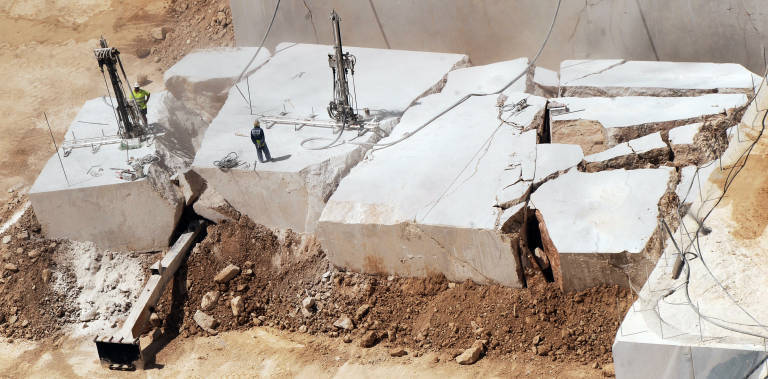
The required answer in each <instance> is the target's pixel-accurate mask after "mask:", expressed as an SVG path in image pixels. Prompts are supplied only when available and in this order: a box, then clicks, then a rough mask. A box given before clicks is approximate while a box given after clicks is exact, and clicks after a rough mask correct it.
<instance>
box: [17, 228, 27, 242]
mask: <svg viewBox="0 0 768 379" xmlns="http://www.w3.org/2000/svg"><path fill="white" fill-rule="evenodd" d="M16 238H18V239H20V240H22V241H24V240H28V239H29V232H28V231H26V230H22V231H21V232H19V234H17V235H16Z"/></svg>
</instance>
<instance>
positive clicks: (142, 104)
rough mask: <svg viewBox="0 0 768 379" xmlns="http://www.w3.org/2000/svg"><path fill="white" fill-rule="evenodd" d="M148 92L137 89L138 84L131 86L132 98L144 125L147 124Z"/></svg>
mask: <svg viewBox="0 0 768 379" xmlns="http://www.w3.org/2000/svg"><path fill="white" fill-rule="evenodd" d="M149 96H150V95H149V92H148V91H145V90H143V89H142V88H141V87H139V82H136V83H134V84H133V98H134V99H135V100H136V105H138V107H139V112H141V117H142V118H143V119H144V125H146V124H147V103H148V102H149Z"/></svg>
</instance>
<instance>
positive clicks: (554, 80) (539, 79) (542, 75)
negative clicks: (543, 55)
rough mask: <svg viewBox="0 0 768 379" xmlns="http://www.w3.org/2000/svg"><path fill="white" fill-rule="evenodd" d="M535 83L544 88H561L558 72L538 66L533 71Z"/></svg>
mask: <svg viewBox="0 0 768 379" xmlns="http://www.w3.org/2000/svg"><path fill="white" fill-rule="evenodd" d="M533 82H534V83H536V84H538V85H540V86H542V87H554V88H557V87H559V86H560V77H559V74H558V73H557V71H552V70H549V69H546V68H544V67H538V66H536V69H535V70H534V71H533Z"/></svg>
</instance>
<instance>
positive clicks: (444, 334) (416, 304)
mask: <svg viewBox="0 0 768 379" xmlns="http://www.w3.org/2000/svg"><path fill="white" fill-rule="evenodd" d="M229 265H235V266H238V268H239V273H238V274H237V275H236V276H235V277H234V278H232V279H231V280H229V281H225V282H223V283H217V282H215V281H214V278H215V277H216V275H217V274H218V273H219V272H221V270H223V269H225V267H227V266H229ZM182 275H186V276H185V281H186V286H187V292H186V298H185V301H184V303H183V310H182V309H176V310H174V312H183V315H184V317H183V320H182V322H181V324H180V332H181V334H182V335H183V336H185V337H186V336H189V335H198V334H203V335H204V334H208V333H209V332H206V331H204V330H203V329H202V328H200V327H199V326H198V325H197V324H196V322H195V320H194V315H195V313H196V312H197V311H198V310H201V307H202V302H203V297H204V296H207V297H208V300H210V299H216V297H217V296H216V295H217V294H218V300H217V301H213V302H212V305H210V308H209V309H205V310H202V311H203V312H205V313H206V314H208V315H210V316H213V317H214V318H215V319H216V321H217V324H218V326H217V328H216V330H215V331H213V332H218V331H225V330H241V329H247V328H250V327H252V326H254V325H257V326H268V327H274V328H278V329H281V330H289V331H294V332H306V333H310V334H325V335H327V336H330V337H339V338H343V339H344V341H345V342H350V343H351V342H355V343H360V344H361V345H370V344H371V343H373V344H376V343H380V344H385V345H387V346H392V347H405V348H408V349H411V351H416V352H426V351H438V352H442V353H444V354H446V355H449V356H451V357H452V356H454V355H456V354H457V353H459V352H461V351H462V350H463V349H466V348H468V347H469V346H470V345H472V343H473V342H474V341H475V340H478V339H483V340H487V346H488V351H487V355H488V356H503V355H505V354H510V353H519V352H527V353H528V354H536V355H540V356H546V357H550V358H551V359H552V360H559V361H572V362H582V363H591V364H595V362H596V363H597V364H598V365H603V364H607V363H609V362H611V344H612V341H613V338H614V336H615V334H616V331H617V330H618V327H619V323H620V321H621V318H622V315H623V314H624V313H625V312H626V310H627V309H628V307H629V306H630V305H631V303H632V301H633V300H634V299H633V297H632V295H631V293H630V292H629V291H628V290H626V289H621V288H618V287H599V288H593V289H589V290H586V291H583V292H579V293H571V294H566V293H563V292H562V291H560V290H559V288H558V287H557V286H556V285H555V284H553V283H547V282H546V281H545V280H544V279H543V278H542V277H541V276H533V277H532V278H531V279H530V280H529V281H528V286H529V287H528V288H525V289H513V288H507V287H502V286H498V285H477V284H474V283H472V282H469V281H467V282H465V283H450V282H448V281H447V280H446V279H445V278H444V277H442V276H434V277H429V278H397V277H393V276H389V277H383V276H377V275H366V274H357V273H351V272H341V271H338V270H337V269H335V268H332V267H331V266H330V264H329V262H328V260H327V258H326V257H325V255H324V253H323V251H322V250H321V249H320V248H319V246H318V245H317V243H316V242H315V241H312V240H301V239H300V238H299V237H298V236H297V235H295V234H293V233H290V232H289V233H287V234H286V235H285V236H281V237H278V236H276V235H274V234H273V233H272V232H271V231H270V230H268V229H267V228H264V227H262V226H258V225H255V224H254V223H253V222H252V221H250V220H248V219H247V218H246V217H241V218H240V220H239V221H238V222H224V223H222V224H219V225H211V226H209V227H208V235H207V236H206V238H205V239H204V240H203V241H202V242H201V243H200V244H198V245H197V246H196V247H195V248H194V249H193V252H192V253H191V255H190V257H189V259H188V261H187V267H186V270H182ZM532 275H533V274H532ZM206 294H208V295H206ZM237 297H239V298H240V299H239V300H238V301H240V302H242V303H243V310H242V312H240V315H239V316H237V317H235V316H233V307H232V302H233V301H232V300H233V299H234V298H237ZM310 297H311V298H312V300H307V301H306V302H304V305H306V306H303V305H302V303H303V301H304V300H305V299H307V298H310ZM158 309H159V313H160V314H161V316H167V315H168V314H169V311H170V301H169V296H168V295H167V294H166V298H165V299H164V300H163V301H162V302H161V304H160V306H159V307H158ZM346 318H348V320H345V319H346ZM334 324H336V325H334Z"/></svg>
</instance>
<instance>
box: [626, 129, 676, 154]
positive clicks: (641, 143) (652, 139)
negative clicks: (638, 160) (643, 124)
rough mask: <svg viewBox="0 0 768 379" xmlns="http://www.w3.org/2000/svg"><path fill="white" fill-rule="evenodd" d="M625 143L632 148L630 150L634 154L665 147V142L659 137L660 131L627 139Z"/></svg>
mask: <svg viewBox="0 0 768 379" xmlns="http://www.w3.org/2000/svg"><path fill="white" fill-rule="evenodd" d="M627 144H628V145H629V147H630V148H632V151H634V152H635V154H642V153H646V152H649V151H651V150H654V149H663V148H665V147H667V144H666V143H664V140H662V139H661V132H656V133H653V134H649V135H647V136H642V137H640V138H635V139H633V140H629V141H627Z"/></svg>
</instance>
